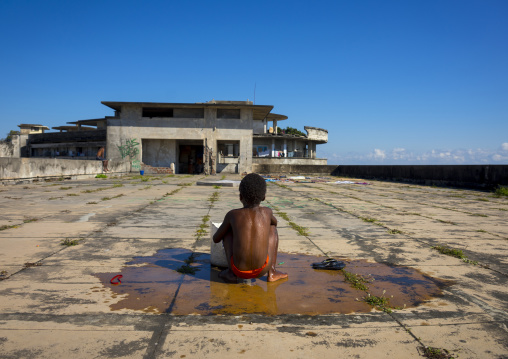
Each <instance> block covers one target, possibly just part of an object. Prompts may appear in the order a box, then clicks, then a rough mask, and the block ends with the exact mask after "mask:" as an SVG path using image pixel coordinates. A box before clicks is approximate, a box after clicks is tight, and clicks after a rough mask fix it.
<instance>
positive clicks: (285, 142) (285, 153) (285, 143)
mask: <svg viewBox="0 0 508 359" xmlns="http://www.w3.org/2000/svg"><path fill="white" fill-rule="evenodd" d="M287 156H288V144H287V140H286V139H284V157H287Z"/></svg>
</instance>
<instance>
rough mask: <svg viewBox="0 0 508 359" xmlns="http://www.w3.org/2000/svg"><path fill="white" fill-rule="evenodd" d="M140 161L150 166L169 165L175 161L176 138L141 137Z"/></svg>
mask: <svg viewBox="0 0 508 359" xmlns="http://www.w3.org/2000/svg"><path fill="white" fill-rule="evenodd" d="M141 153H142V156H143V157H142V162H143V163H144V164H147V165H150V166H152V167H170V166H171V164H172V163H176V162H177V161H176V160H177V158H176V140H147V139H142V151H141Z"/></svg>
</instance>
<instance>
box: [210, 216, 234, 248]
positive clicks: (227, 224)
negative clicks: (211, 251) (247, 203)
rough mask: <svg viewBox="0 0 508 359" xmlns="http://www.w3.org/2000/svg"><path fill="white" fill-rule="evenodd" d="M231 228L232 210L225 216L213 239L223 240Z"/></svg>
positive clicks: (216, 241) (216, 240)
mask: <svg viewBox="0 0 508 359" xmlns="http://www.w3.org/2000/svg"><path fill="white" fill-rule="evenodd" d="M230 229H231V211H229V212H228V213H227V214H226V216H225V217H224V221H223V222H222V224H221V225H220V227H219V228H218V229H217V232H215V234H214V235H213V241H214V243H219V242H220V241H222V238H224V236H225V235H226V233H228V231H229V230H230Z"/></svg>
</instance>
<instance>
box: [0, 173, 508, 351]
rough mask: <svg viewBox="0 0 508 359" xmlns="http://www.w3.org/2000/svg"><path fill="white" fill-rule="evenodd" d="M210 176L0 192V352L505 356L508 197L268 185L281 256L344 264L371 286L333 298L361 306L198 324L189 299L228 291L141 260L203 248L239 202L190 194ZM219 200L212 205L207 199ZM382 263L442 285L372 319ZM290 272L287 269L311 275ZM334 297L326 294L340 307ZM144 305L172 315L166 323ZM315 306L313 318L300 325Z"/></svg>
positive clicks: (337, 277)
mask: <svg viewBox="0 0 508 359" xmlns="http://www.w3.org/2000/svg"><path fill="white" fill-rule="evenodd" d="M207 180H212V179H211V177H208V179H207V178H205V177H204V176H194V177H193V176H178V175H177V176H144V178H142V179H141V178H139V176H126V177H119V178H108V179H105V180H103V179H88V180H75V181H58V182H56V183H33V184H30V185H28V186H25V185H8V186H3V187H2V190H3V191H2V192H0V198H1V197H4V198H3V199H4V201H3V202H2V203H0V213H2V215H1V216H0V226H5V227H2V228H4V229H3V230H1V231H0V245H1V246H2V250H1V251H0V273H2V274H0V298H1V300H0V351H1V353H2V354H1V356H2V357H5V358H11V357H13V358H14V357H16V358H17V357H38V358H39V357H40V358H54V357H68V356H70V355H72V356H73V357H76V358H90V357H111V358H114V357H119V358H123V357H125V358H140V357H144V358H162V357H176V358H180V357H184V356H185V357H207V358H213V357H219V356H220V357H235V358H236V357H238V356H243V357H246V358H250V357H256V358H257V357H259V348H260V347H263V348H265V350H266V349H269V350H271V351H272V352H273V353H274V354H275V355H279V356H280V355H285V356H287V357H304V356H305V357H316V356H318V355H333V356H346V357H358V358H371V357H374V356H386V357H391V358H411V357H421V346H422V345H424V346H431V347H437V348H442V349H446V350H448V351H449V352H450V353H451V354H452V355H458V356H460V357H461V358H464V357H465V358H502V357H507V356H508V330H507V327H506V326H507V323H508V314H507V313H508V305H507V304H506V303H508V290H507V289H506V288H508V285H507V278H508V263H507V259H506V253H507V247H508V241H507V240H508V227H507V226H506V218H507V214H506V213H507V212H508V199H507V198H503V197H493V196H492V195H491V194H490V193H487V192H480V191H469V190H458V189H452V188H433V187H425V186H416V185H411V186H408V185H406V184H401V183H392V182H377V181H367V182H369V183H370V185H368V186H366V185H355V184H344V185H342V184H324V183H291V182H284V183H283V184H284V186H278V185H277V182H275V183H271V184H269V185H268V193H267V202H266V203H265V204H266V205H268V206H271V207H272V208H274V209H276V210H277V211H279V212H284V213H285V214H287V216H289V219H290V221H291V222H293V224H296V225H298V226H301V227H305V228H306V229H307V233H308V234H307V235H303V236H302V235H300V234H298V233H297V231H296V230H295V229H293V227H292V226H291V224H290V223H289V222H287V221H286V220H284V219H283V217H282V216H281V215H278V214H276V217H277V218H278V221H279V236H280V244H279V251H280V252H286V253H292V254H308V255H313V256H321V257H325V256H333V257H336V258H339V259H344V260H347V261H350V262H347V263H349V264H348V265H349V266H346V269H345V271H349V272H350V273H353V274H359V275H362V276H365V277H366V278H372V279H376V278H377V279H376V280H374V281H371V282H367V283H366V285H367V289H365V290H358V289H353V288H352V287H348V286H350V284H349V282H347V281H346V280H345V274H344V273H342V272H337V273H333V276H330V278H333V280H334V281H340V283H341V285H343V286H346V287H345V288H351V289H347V290H346V289H343V290H342V292H341V293H342V294H341V295H343V297H344V300H345V298H346V295H347V292H351V293H353V292H354V293H357V294H355V295H357V296H358V297H359V298H358V302H354V301H353V302H351V303H349V304H348V305H352V306H353V307H354V306H355V305H358V309H357V312H353V313H351V314H340V313H338V312H337V313H335V314H333V313H332V314H327V315H320V314H319V305H317V304H312V303H317V302H313V301H314V299H312V298H311V297H310V296H309V297H308V299H307V300H304V299H298V302H297V303H296V304H298V305H301V308H302V309H301V311H302V313H301V314H300V315H294V314H273V311H272V313H271V314H270V308H271V307H270V306H267V307H266V308H265V309H266V313H265V314H259V313H251V312H249V310H248V306H246V307H245V308H247V309H245V313H242V312H241V310H240V313H239V314H236V315H204V314H199V313H209V310H208V309H207V307H206V305H209V304H206V303H208V302H206V300H205V299H203V300H204V303H205V304H206V305H205V304H203V306H201V307H199V306H196V305H195V304H194V302H193V300H194V298H196V297H202V298H210V297H211V294H213V296H214V298H221V296H222V298H227V295H230V296H233V297H234V296H236V295H237V294H235V293H236V292H235V291H231V292H229V291H228V290H225V289H227V288H229V287H227V286H228V285H225V284H221V283H219V282H216V281H215V282H213V281H210V282H209V283H208V285H207V284H206V283H207V281H206V280H205V279H204V277H203V276H202V275H197V276H196V278H195V279H193V277H192V275H189V274H186V275H181V274H180V273H177V272H176V271H175V270H176V269H177V267H175V266H174V264H173V265H169V266H168V264H167V260H166V259H164V258H160V259H159V261H157V260H155V261H154V262H153V263H151V264H149V265H147V264H146V263H145V264H143V263H141V262H139V261H140V259H139V258H145V257H146V258H151V257H153V256H154V255H156V254H157V253H159V251H161V250H164V249H168V248H169V249H175V248H184V249H185V250H186V251H188V253H192V252H194V253H207V252H209V249H210V243H209V234H208V233H207V231H208V227H207V224H208V223H209V221H213V222H221V221H222V219H223V217H224V215H225V213H227V211H228V210H230V209H233V208H237V207H239V205H240V203H239V200H238V188H235V187H225V186H222V187H221V188H214V187H213V186H196V182H198V181H207ZM227 180H231V181H238V180H240V177H239V176H235V175H230V176H228V178H227ZM334 180H337V179H334ZM360 182H363V180H360ZM185 184H190V185H189V186H188V185H185ZM214 192H218V193H219V194H218V200H216V201H214V202H211V201H210V197H211V196H212V194H213V193H214ZM203 225H204V227H203ZM200 230H204V232H200ZM65 239H80V242H79V243H78V244H77V245H75V246H69V247H66V246H62V245H61V242H62V241H63V240H65ZM436 245H440V246H444V247H450V248H452V249H460V250H462V251H463V254H464V255H466V256H467V258H468V259H470V260H471V261H477V262H478V264H477V265H475V264H472V262H471V261H470V262H465V261H463V260H461V259H459V258H455V257H451V256H448V255H444V254H441V253H439V252H437V251H436V250H435V249H432V248H431V247H432V246H436ZM282 257H283V256H282V255H281V258H282ZM198 260H199V259H198ZM359 260H365V261H364V262H361V261H360V262H358V261H359ZM352 261H355V262H354V263H355V264H354V265H353V264H351V263H353V262H352ZM289 262H290V261H289ZM203 263H205V262H203ZM203 263H201V264H200V265H203ZM359 263H363V264H359ZM379 263H384V264H388V265H389V266H391V267H390V268H393V269H394V270H395V271H396V273H398V274H397V275H399V276H400V278H404V273H405V272H404V271H406V270H413V269H414V270H418V271H419V272H421V273H422V274H423V275H425V276H427V277H433V278H435V279H436V280H437V281H439V280H442V281H447V282H446V283H447V284H446V287H445V288H444V289H443V293H442V294H441V295H439V296H437V297H434V298H431V299H426V300H424V301H423V302H422V303H421V304H420V305H419V306H417V307H413V308H406V309H403V308H402V307H403V304H404V303H403V302H402V301H401V298H402V296H400V297H394V298H393V299H391V304H392V305H391V309H390V310H386V309H385V311H382V310H379V309H375V308H371V309H369V308H370V307H369V306H368V304H367V303H365V302H364V299H363V298H364V297H365V298H366V297H367V296H368V295H369V294H370V295H371V296H378V297H383V296H384V295H385V294H384V293H383V291H384V290H386V288H388V287H387V286H386V285H385V284H384V282H383V279H384V277H383V276H387V275H388V274H386V273H385V274H383V273H384V272H382V271H380V272H378V273H376V272H372V269H371V268H375V267H370V266H375V265H377V264H379ZM37 264H40V265H37ZM194 265H195V264H194ZM284 266H286V268H287V270H288V272H290V273H300V272H302V271H303V272H306V271H307V270H311V269H310V268H309V269H306V267H294V266H293V267H292V266H291V263H286V264H283V265H281V268H284ZM129 268H130V269H129ZM136 268H137V269H136ZM157 268H163V269H164V270H163V271H160V275H161V276H160V277H149V275H148V274H147V275H146V278H143V270H146V271H147V273H148V272H149V271H150V270H151V269H157ZM406 268H407V269H406ZM129 270H141V272H140V273H141V277H140V278H141V279H137V282H136V283H135V285H133V286H132V288H134V289H135V291H136V292H135V293H137V296H134V297H129V296H130V294H128V293H127V292H125V291H124V292H122V290H123V289H127V287H128V284H129V285H130V284H133V283H134V282H133V280H132V278H129V275H128V274H127V273H129ZM295 271H297V272H295ZM117 273H124V275H125V276H124V277H123V278H122V280H124V282H123V283H124V284H125V286H124V287H122V284H120V285H118V286H116V287H113V285H111V284H109V283H108V281H109V279H110V277H111V276H112V274H117ZM156 273H157V272H156ZM369 274H370V276H369ZM151 275H152V274H151ZM390 275H391V274H390ZM101 276H102V277H101ZM293 277H297V276H296V275H295V274H293ZM172 278H173V279H172ZM182 279H183V280H182ZM198 279H199V280H198ZM392 279H393V278H392ZM105 283H108V284H107V285H106V284H105ZM154 283H158V284H157V286H153V284H154ZM201 283H204V284H203V285H201ZM400 283H401V285H402V288H403V287H404V281H403V280H402V279H401V281H400ZM293 285H298V283H297V281H296V279H294V282H293V283H292V282H291V276H290V278H289V280H288V282H287V283H281V284H280V285H278V286H277V293H279V292H280V291H284V290H285V288H287V289H288V290H289V288H290V287H291V286H293ZM122 288H123V289H122ZM407 289H408V290H409V287H407ZM258 292H259V291H258ZM268 292H269V291H267V292H266V294H263V293H261V292H259V293H257V292H256V294H254V292H252V293H253V294H252V295H256V296H258V295H261V297H260V298H261V299H262V298H263V296H266V302H267V303H272V304H271V305H272V306H273V304H274V303H276V305H277V306H278V307H280V308H284V307H286V306H287V307H289V306H290V305H292V304H295V303H292V302H291V300H288V298H286V297H284V296H283V295H282V296H278V297H277V296H275V297H274V296H273V293H272V294H269V293H268ZM228 293H229V294H228ZM351 293H350V294H351ZM314 294H315V295H317V296H319V293H314ZM302 295H304V296H305V293H302ZM325 295H326V294H325V293H323V296H325ZM337 295H339V294H337V293H334V294H333V295H329V297H330V298H335V299H334V300H336V299H337V298H338V297H337ZM386 295H387V296H388V298H389V295H390V293H386ZM224 296H226V297H224ZM339 297H340V295H339ZM129 298H130V300H131V301H130V302H129V301H126V299H129ZM132 299H134V300H135V301H138V302H139V303H134V304H133V302H132ZM232 299H233V302H231V303H234V300H236V299H235V298H232ZM237 299H238V298H237ZM258 299H259V298H258ZM215 300H217V299H215ZM151 301H152V302H153V303H155V302H156V301H159V302H158V303H160V302H161V301H162V303H166V304H165V305H166V307H165V310H164V313H160V311H156V310H154V309H153V308H152V307H151V306H152V304H151ZM293 302H294V299H293ZM129 303H130V304H129ZM237 303H238V304H237V305H238V306H240V307H241V306H242V305H243V304H241V303H242V302H237ZM126 304H127V305H126ZM216 304H220V303H216ZM154 305H155V304H154ZM313 305H314V306H317V307H318V308H314V309H313V310H315V311H317V314H316V315H306V314H305V313H303V312H305V310H306V309H304V308H309V306H310V307H312V306H313ZM389 307H390V306H389ZM395 307H396V308H395ZM366 309H367V310H366ZM190 312H195V313H196V314H193V315H188V314H186V313H190ZM26 338H30V340H26ZM76 338H79V340H76Z"/></svg>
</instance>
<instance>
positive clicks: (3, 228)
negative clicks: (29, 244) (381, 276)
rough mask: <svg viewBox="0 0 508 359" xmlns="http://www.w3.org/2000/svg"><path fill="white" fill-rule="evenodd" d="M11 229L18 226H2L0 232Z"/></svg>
mask: <svg viewBox="0 0 508 359" xmlns="http://www.w3.org/2000/svg"><path fill="white" fill-rule="evenodd" d="M10 228H18V226H17V225H12V226H8V225H6V224H4V225H3V226H0V231H5V230H6V229H10Z"/></svg>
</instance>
